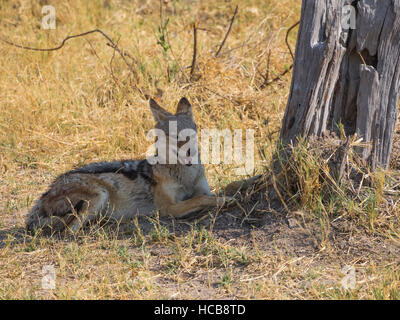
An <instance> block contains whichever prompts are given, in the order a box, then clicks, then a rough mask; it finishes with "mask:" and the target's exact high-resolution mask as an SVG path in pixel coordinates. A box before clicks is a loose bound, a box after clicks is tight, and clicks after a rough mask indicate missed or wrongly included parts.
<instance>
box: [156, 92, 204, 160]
mask: <svg viewBox="0 0 400 320" xmlns="http://www.w3.org/2000/svg"><path fill="white" fill-rule="evenodd" d="M150 109H151V111H152V113H153V116H154V120H155V121H156V125H155V130H154V132H155V135H156V138H157V140H156V149H157V155H156V157H157V161H158V163H160V164H179V163H180V164H184V165H187V166H191V165H192V164H198V163H200V157H199V152H198V143H197V127H196V124H195V122H194V117H193V109H192V106H191V104H190V102H189V101H188V100H187V99H186V98H182V99H181V100H179V102H178V106H177V109H176V112H175V114H172V113H170V112H168V111H166V110H165V109H163V108H162V107H161V106H160V105H159V104H158V103H157V102H156V101H155V100H153V99H150Z"/></svg>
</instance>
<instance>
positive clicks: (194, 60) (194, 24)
mask: <svg viewBox="0 0 400 320" xmlns="http://www.w3.org/2000/svg"><path fill="white" fill-rule="evenodd" d="M196 56H197V22H194V23H193V59H192V67H191V69H190V79H192V78H193V73H194V69H195V67H196Z"/></svg>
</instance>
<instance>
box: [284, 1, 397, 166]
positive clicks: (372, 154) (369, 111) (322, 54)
mask: <svg viewBox="0 0 400 320" xmlns="http://www.w3.org/2000/svg"><path fill="white" fill-rule="evenodd" d="M349 4H352V5H353V6H354V8H355V9H356V10H354V12H355V14H356V16H355V17H356V20H355V22H356V24H355V29H352V28H350V29H346V28H345V27H346V26H345V23H344V22H346V17H347V15H346V14H347V13H348V11H347V10H346V9H348V8H349V7H345V6H346V5H349ZM399 89H400V0H358V1H351V3H349V1H346V0H326V1H322V0H303V4H302V12H301V23H300V27H299V33H298V39H297V45H296V54H295V62H294V68H293V78H292V84H291V90H290V95H289V99H288V104H287V107H286V111H285V115H284V118H283V121H282V129H281V140H282V141H283V142H284V143H289V142H293V143H296V137H297V136H299V135H301V136H309V135H318V136H321V135H322V133H323V132H324V131H326V130H330V131H338V128H339V125H340V124H341V125H343V128H344V130H345V132H346V134H347V135H353V134H355V133H356V134H357V136H360V137H362V138H363V139H364V141H366V142H370V147H367V148H364V149H363V150H361V151H360V153H361V156H362V158H363V159H364V160H366V161H368V162H369V163H370V165H371V166H372V167H373V168H375V167H376V166H380V167H384V168H386V167H387V166H388V164H389V160H390V152H391V148H392V143H393V135H394V129H395V125H396V119H397V113H398V103H399Z"/></svg>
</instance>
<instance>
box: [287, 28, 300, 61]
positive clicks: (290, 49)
mask: <svg viewBox="0 0 400 320" xmlns="http://www.w3.org/2000/svg"><path fill="white" fill-rule="evenodd" d="M299 24H300V21H297V22H296V23H295V24H294V25H292V26H291V27H290V28H289V29H288V31H287V32H286V38H285V42H286V45H287V47H288V49H289V52H290V55H291V56H292V60H293V61H294V55H293V51H292V48H291V47H290V44H289V40H288V39H289V34H290V31H292V30H293V29H294V28H295V27H297V26H298V25H299Z"/></svg>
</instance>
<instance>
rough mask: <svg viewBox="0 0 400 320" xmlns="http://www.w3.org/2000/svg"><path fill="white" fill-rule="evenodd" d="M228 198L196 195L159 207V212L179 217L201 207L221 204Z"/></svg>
mask: <svg viewBox="0 0 400 320" xmlns="http://www.w3.org/2000/svg"><path fill="white" fill-rule="evenodd" d="M229 200H231V199H230V198H222V197H215V196H208V195H202V196H197V197H194V198H191V199H188V200H185V201H182V202H178V203H171V204H169V205H168V206H164V207H162V208H160V214H161V215H163V216H166V215H169V216H173V217H176V218H180V217H183V216H185V215H187V214H189V213H192V212H195V211H198V210H201V209H205V208H209V207H216V206H222V205H224V203H225V201H229Z"/></svg>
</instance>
